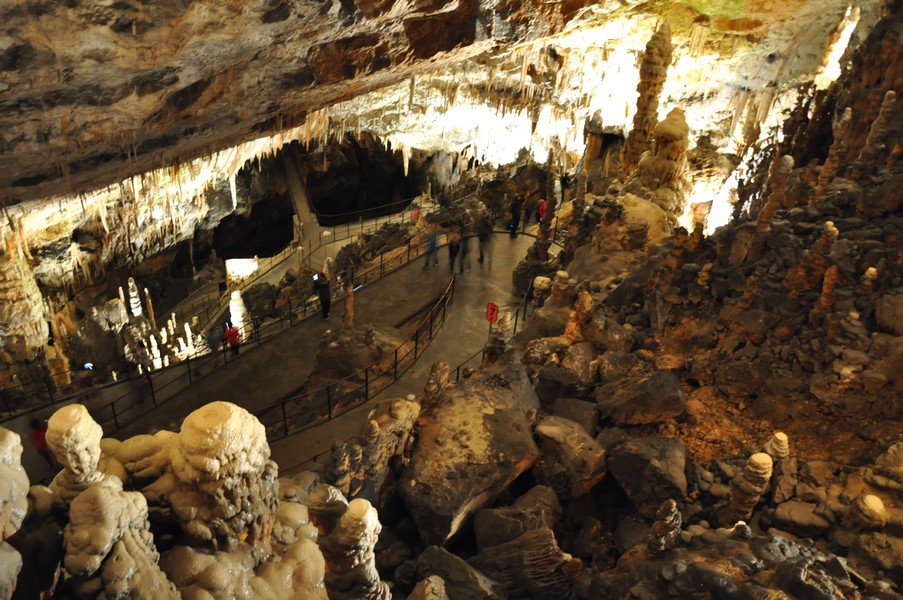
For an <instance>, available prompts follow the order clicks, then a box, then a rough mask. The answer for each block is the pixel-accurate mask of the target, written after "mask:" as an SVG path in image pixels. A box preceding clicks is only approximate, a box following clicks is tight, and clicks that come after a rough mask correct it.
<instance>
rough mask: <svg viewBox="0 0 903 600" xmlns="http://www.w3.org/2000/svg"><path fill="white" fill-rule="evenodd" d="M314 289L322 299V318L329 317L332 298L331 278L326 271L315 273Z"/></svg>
mask: <svg viewBox="0 0 903 600" xmlns="http://www.w3.org/2000/svg"><path fill="white" fill-rule="evenodd" d="M314 290H315V291H316V292H317V297H318V298H319V299H320V318H323V319H328V318H329V304H330V301H331V298H330V296H329V294H330V292H329V279H328V278H327V277H326V275H325V274H324V273H314Z"/></svg>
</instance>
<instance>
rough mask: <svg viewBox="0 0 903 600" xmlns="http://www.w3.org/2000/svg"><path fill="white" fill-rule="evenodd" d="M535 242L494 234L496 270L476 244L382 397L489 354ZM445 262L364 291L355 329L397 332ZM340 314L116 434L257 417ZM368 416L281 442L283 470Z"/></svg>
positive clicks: (302, 376)
mask: <svg viewBox="0 0 903 600" xmlns="http://www.w3.org/2000/svg"><path fill="white" fill-rule="evenodd" d="M532 242H533V238H532V237H529V236H523V235H522V236H519V237H518V238H516V239H511V238H509V237H508V236H507V235H504V234H496V235H495V236H494V242H493V260H492V269H491V270H490V268H489V265H488V263H486V264H484V265H483V267H482V268H481V266H480V264H479V263H478V262H477V257H478V248H477V240H476V239H472V240H470V263H471V265H470V270H469V271H467V272H465V273H464V274H462V275H459V277H458V281H457V283H456V290H455V301H454V304H453V305H452V309H451V313H450V316H449V321H448V322H447V323H446V326H445V327H443V328H442V330H441V331H440V332H439V334H438V335H437V337H436V338H435V339H434V341H433V343H432V344H431V345H430V346H429V347H428V348H427V349H426V351H425V352H424V354H423V355H422V356H421V358H420V359H419V360H418V362H417V363H415V365H414V366H413V367H412V368H411V369H410V370H409V371H408V372H407V373H406V374H405V376H404V377H402V378H400V379H399V381H398V382H396V383H395V384H394V385H393V386H390V387H389V388H387V389H386V390H385V391H383V392H382V394H381V396H380V397H392V396H395V397H404V396H405V395H407V394H408V393H419V392H420V391H421V390H422V389H423V385H424V383H425V382H426V377H427V375H428V374H429V370H430V367H431V366H432V364H433V363H434V362H435V361H436V360H440V359H442V360H445V361H446V362H448V363H449V364H450V365H452V366H456V365H457V364H459V363H460V362H462V361H463V360H465V359H466V358H468V357H469V356H471V355H473V354H474V353H475V352H477V351H478V350H479V349H480V348H481V347H482V346H483V344H484V343H485V340H486V335H487V333H488V323H487V322H486V320H485V310H486V303H487V302H489V301H493V302H496V303H497V304H498V305H499V306H500V307H501V308H502V309H503V310H504V309H505V308H506V307H511V306H516V305H517V303H518V302H519V301H520V298H514V297H513V296H512V295H511V292H510V290H511V271H512V269H513V268H514V266H515V265H516V264H517V263H518V262H519V261H520V260H521V258H522V257H523V256H524V254H525V253H526V249H527V247H529V245H530V244H532ZM439 258H440V264H439V266H438V267H432V268H430V269H427V270H424V269H423V259H422V258H421V259H418V260H416V261H414V262H413V263H411V264H410V265H407V266H405V267H403V268H401V269H399V270H398V271H396V272H394V273H391V274H389V275H387V276H385V277H383V278H382V279H380V280H378V281H376V282H374V283H372V284H369V285H367V286H366V287H364V288H362V289H361V290H359V291H358V292H357V293H356V294H355V322H356V323H372V324H373V325H374V326H376V327H391V326H394V325H395V324H396V323H398V322H399V321H401V320H403V319H404V318H406V317H408V316H410V315H411V314H412V313H413V312H415V311H416V310H417V309H419V308H421V307H422V306H424V305H425V304H427V303H428V302H429V301H430V299H432V298H434V297H435V296H436V295H438V294H439V293H440V292H441V290H442V288H443V286H444V284H445V283H446V281H447V278H448V276H449V269H448V253H447V250H446V248H444V247H443V248H440V250H439ZM342 312H343V308H342V306H341V305H339V306H334V307H333V310H332V311H331V315H330V318H329V320H327V321H324V320H321V319H319V318H318V317H313V318H309V319H307V320H305V321H303V322H302V323H300V324H297V325H295V326H294V327H292V328H290V329H287V330H286V331H284V332H282V333H280V334H278V335H276V336H274V337H272V338H269V339H267V340H266V341H265V342H264V343H262V344H261V345H259V346H255V345H250V346H248V345H243V346H242V351H241V354H240V356H239V358H238V359H237V360H234V361H230V362H229V363H228V365H227V366H226V367H225V368H219V369H217V370H216V371H215V372H214V373H212V374H209V375H207V376H206V377H204V378H202V379H200V380H197V381H195V383H194V384H193V385H192V386H191V387H188V388H186V389H184V390H181V391H180V392H178V393H176V394H175V395H174V396H173V397H171V398H170V399H168V400H167V401H166V403H165V404H162V405H161V406H158V407H156V408H155V409H154V410H153V411H151V412H149V413H148V414H146V415H143V416H141V418H140V419H138V420H137V421H136V422H134V423H132V424H130V425H127V426H125V427H123V428H122V429H120V430H119V431H117V432H116V434H115V437H116V438H118V439H125V438H128V437H131V436H134V435H138V434H142V433H152V432H154V431H157V430H160V429H170V430H178V428H179V426H180V424H181V422H182V420H183V419H184V418H185V416H187V415H188V414H189V413H190V412H191V411H193V410H196V409H197V408H199V407H200V406H202V405H203V404H206V403H207V402H211V401H214V400H227V401H229V402H234V403H235V404H238V405H240V406H244V407H245V408H247V409H248V410H250V411H252V412H254V411H256V410H259V409H261V408H264V407H266V406H269V405H271V404H273V403H275V402H276V401H278V400H279V399H280V398H282V397H283V396H285V395H287V394H289V393H290V392H292V391H294V390H296V389H298V388H299V387H300V386H301V385H303V384H304V382H305V381H306V380H307V378H308V376H309V375H310V372H311V370H312V368H313V362H314V358H315V356H316V351H317V347H318V345H319V342H320V339H321V338H322V335H323V333H324V332H325V331H326V330H327V329H329V328H332V327H337V326H340V324H341V316H342ZM142 409H143V408H142ZM368 412H369V407H368V406H367V405H364V406H363V407H360V408H358V409H356V410H354V411H350V412H349V413H346V414H345V415H343V416H341V417H339V418H337V419H334V420H333V421H330V422H328V423H326V424H324V425H322V426H319V427H316V428H314V429H311V430H307V431H305V432H303V433H301V434H298V435H294V436H290V437H289V438H286V439H284V440H280V441H278V442H275V443H274V444H272V449H273V458H274V460H276V461H277V463H279V464H280V466H281V467H282V468H283V470H284V469H290V468H292V467H293V466H297V465H298V464H301V463H305V462H307V461H310V460H311V459H312V458H314V457H316V456H319V455H322V454H323V453H325V452H328V450H329V448H330V446H331V444H332V442H333V441H334V440H344V439H347V438H349V437H351V436H352V435H354V434H355V433H356V432H357V430H358V429H359V428H360V425H361V424H362V423H363V422H364V420H365V419H366V416H367V413H368ZM124 418H125V419H128V415H127V414H126V415H124ZM7 426H8V427H9V428H11V429H14V430H16V431H19V432H20V433H21V434H22V435H23V436H24V435H25V433H26V431H27V422H22V423H11V424H8V425H7ZM24 446H25V453H24V454H23V464H24V465H25V468H26V470H27V471H28V473H29V476H30V478H31V480H32V481H39V480H41V479H46V478H48V477H49V476H50V475H51V474H52V471H51V470H50V469H49V468H48V467H47V466H46V465H45V464H44V462H43V461H42V460H41V458H40V457H39V456H38V455H37V453H36V452H34V449H33V448H32V447H31V446H30V444H29V443H28V442H27V440H24Z"/></svg>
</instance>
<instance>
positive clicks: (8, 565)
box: [0, 427, 28, 599]
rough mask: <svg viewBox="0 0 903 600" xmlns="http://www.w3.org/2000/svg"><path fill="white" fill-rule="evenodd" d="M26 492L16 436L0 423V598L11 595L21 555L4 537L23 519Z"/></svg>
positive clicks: (20, 451)
mask: <svg viewBox="0 0 903 600" xmlns="http://www.w3.org/2000/svg"><path fill="white" fill-rule="evenodd" d="M27 493H28V475H26V473H25V469H23V468H22V444H21V443H20V441H19V436H18V435H17V434H15V433H13V432H12V431H9V430H8V429H5V428H3V427H0V598H6V599H8V598H12V596H13V591H14V590H15V589H16V577H17V576H18V575H19V571H20V570H21V568H22V556H21V555H20V554H19V552H18V551H17V550H16V549H15V548H13V547H12V546H10V545H9V543H8V542H7V540H8V539H9V538H10V537H11V536H12V535H13V534H15V533H16V532H17V531H18V530H19V528H20V527H21V526H22V522H23V521H24V520H25V513H26V510H27V509H28V500H27V498H26V494H27Z"/></svg>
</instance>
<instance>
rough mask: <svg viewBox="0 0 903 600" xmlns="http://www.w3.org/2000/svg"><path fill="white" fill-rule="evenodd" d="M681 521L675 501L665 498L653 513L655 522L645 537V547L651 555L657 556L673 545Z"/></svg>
mask: <svg viewBox="0 0 903 600" xmlns="http://www.w3.org/2000/svg"><path fill="white" fill-rule="evenodd" d="M682 522H683V519H682V518H681V516H680V511H679V510H677V503H676V502H675V501H674V500H672V499H670V498H669V499H668V500H665V501H664V502H663V503H662V505H661V506H660V507H659V509H658V512H656V513H655V522H654V523H653V524H652V530H651V531H650V532H649V535H648V536H647V537H646V548H647V549H648V550H649V553H650V554H651V555H652V556H658V555H659V554H662V553H663V552H665V551H667V550H669V549H670V548H672V547H673V546H674V543H675V542H676V541H677V536H678V535H680V526H681V523H682Z"/></svg>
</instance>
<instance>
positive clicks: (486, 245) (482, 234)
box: [476, 216, 492, 271]
mask: <svg viewBox="0 0 903 600" xmlns="http://www.w3.org/2000/svg"><path fill="white" fill-rule="evenodd" d="M476 230H477V240H478V241H479V242H480V258H478V259H477V262H479V263H480V266H481V267H482V266H483V261H484V260H485V261H486V262H487V264H488V266H489V270H490V271H491V270H492V223H490V222H489V217H487V216H483V217H481V218H480V219H479V220H478V221H477V224H476Z"/></svg>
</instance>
